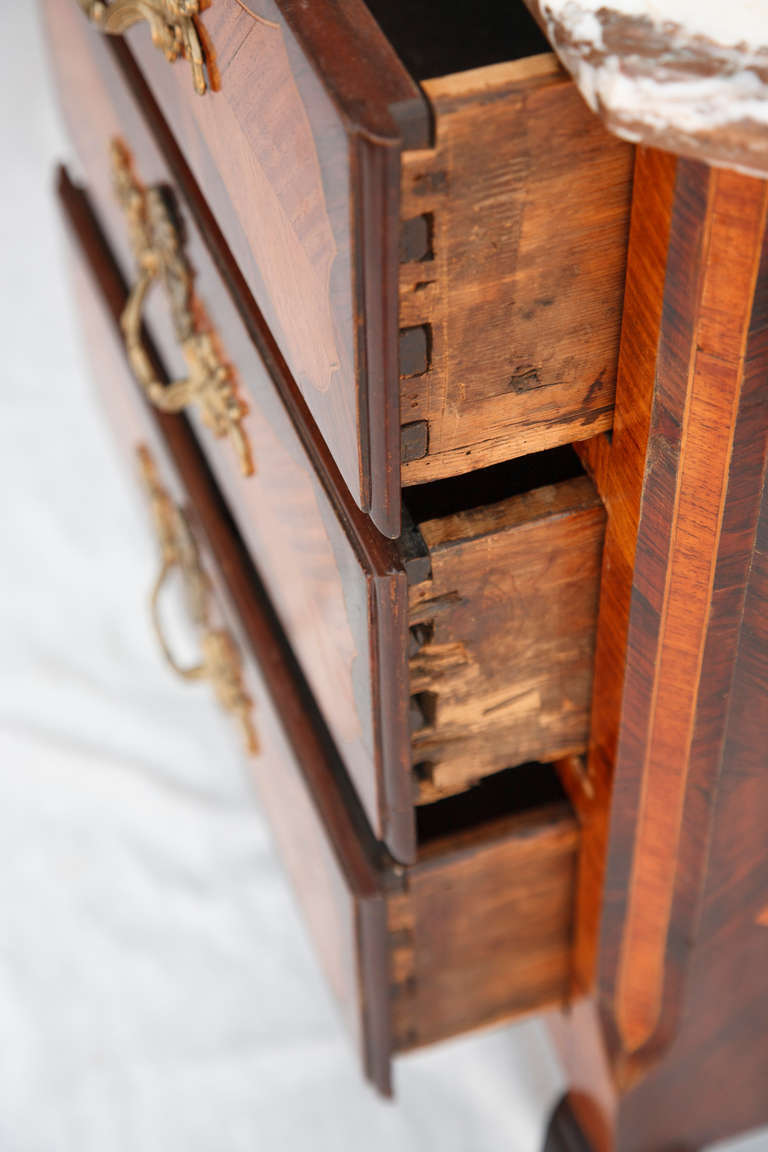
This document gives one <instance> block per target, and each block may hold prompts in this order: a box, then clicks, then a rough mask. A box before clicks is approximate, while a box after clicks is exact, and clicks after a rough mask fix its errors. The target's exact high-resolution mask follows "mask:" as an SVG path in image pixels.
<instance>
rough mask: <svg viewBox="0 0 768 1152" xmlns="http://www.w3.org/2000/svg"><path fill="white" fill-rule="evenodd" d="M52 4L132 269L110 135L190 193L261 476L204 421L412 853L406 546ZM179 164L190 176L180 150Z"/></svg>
mask: <svg viewBox="0 0 768 1152" xmlns="http://www.w3.org/2000/svg"><path fill="white" fill-rule="evenodd" d="M47 13H48V19H49V25H50V28H51V30H52V32H53V35H52V38H51V43H52V48H53V49H54V52H53V56H54V62H55V65H56V70H57V73H58V76H59V87H60V93H61V99H62V105H63V107H64V110H65V115H66V117H67V120H68V122H69V126H70V134H71V136H72V138H73V141H74V143H75V146H76V148H77V151H78V154H79V156H80V160H81V164H82V167H83V170H84V172H85V173H86V175H87V178H88V183H89V187H90V188H91V189H92V191H93V193H94V196H95V198H96V201H97V203H98V210H99V213H100V214H101V217H102V220H103V221H104V223H105V225H106V226H107V227H108V229H109V234H110V242H111V243H112V242H114V244H115V247H116V250H117V251H118V252H119V254H120V257H121V261H122V265H123V268H124V270H125V272H126V274H127V275H128V276H129V277H133V276H135V271H134V270H133V257H132V254H131V251H130V245H129V243H128V232H127V228H126V222H125V219H124V217H123V214H122V212H121V209H120V206H119V204H118V203H117V200H116V199H115V197H114V195H113V192H112V187H111V171H110V165H109V141H110V140H111V139H113V138H114V137H115V136H117V135H119V136H120V138H121V139H124V140H125V141H126V143H127V144H128V146H129V148H130V150H131V152H132V155H133V159H134V167H135V170H136V173H137V175H138V176H139V178H140V179H141V181H142V182H143V183H144V184H145V185H147V186H149V185H157V184H159V185H162V186H163V187H166V188H169V189H171V188H173V189H176V190H177V191H176V192H175V193H174V194H173V195H174V201H173V202H174V208H175V211H176V212H177V214H178V217H179V220H180V222H181V226H182V228H183V233H184V236H185V244H184V250H185V253H186V256H187V258H188V260H189V263H190V265H191V267H192V270H193V272H194V274H195V292H196V301H195V306H196V308H197V311H198V314H201V313H204V314H205V316H206V321H205V322H206V325H207V326H208V327H209V328H210V329H211V330H213V331H214V332H215V334H216V337H217V339H218V341H219V345H220V347H221V348H222V349H223V350H224V353H225V355H226V357H227V359H228V360H229V362H230V363H231V365H232V366H233V369H234V371H235V373H236V379H237V381H238V385H239V387H240V390H241V394H242V395H243V397H244V398H245V399H246V400H247V403H248V408H249V410H248V413H247V416H246V417H245V420H244V421H243V427H244V430H245V434H246V435H247V437H248V440H249V443H250V446H251V451H252V454H253V457H254V460H255V463H256V472H255V475H253V476H249V477H244V476H242V474H241V471H240V469H239V467H238V463H237V459H236V457H235V456H234V454H233V453H232V452H231V450H230V446H229V445H228V444H227V442H226V441H219V440H217V439H216V438H215V437H214V436H213V435H212V433H211V432H210V431H209V429H208V428H206V426H205V425H204V423H203V422H202V420H200V419H199V418H197V417H196V415H195V414H194V413H193V414H191V419H192V422H193V426H194V429H195V433H196V435H197V436H198V438H199V440H200V443H201V445H202V446H203V448H204V451H205V453H206V456H207V458H208V461H209V463H210V466H211V467H212V469H213V471H214V474H215V476H216V479H217V481H218V483H219V485H220V487H221V490H222V492H223V493H224V494H225V496H226V499H227V502H228V504H229V507H230V509H231V511H232V513H233V515H234V517H235V520H236V522H237V525H238V528H239V530H240V532H241V534H242V537H243V539H244V541H245V543H246V545H247V546H248V548H249V551H250V553H251V555H252V557H253V559H254V562H255V563H256V565H257V567H258V570H259V573H260V576H261V578H262V579H263V581H264V583H265V585H266V587H267V590H268V593H269V596H270V598H271V601H272V603H273V604H274V606H275V608H276V610H277V612H278V615H279V616H280V620H281V623H282V626H283V628H284V629H285V631H286V633H287V635H288V636H289V638H290V641H291V644H292V645H293V648H294V651H295V652H296V655H297V657H298V659H299V662H300V664H301V667H302V670H303V672H304V674H305V676H306V677H307V680H308V681H309V683H310V686H311V688H312V691H313V693H314V695H315V698H316V699H317V701H318V704H319V705H320V707H321V709H322V710H323V714H324V716H325V718H326V722H327V723H328V726H329V728H330V730H331V733H332V735H333V738H334V740H335V742H336V745H337V747H338V749H339V752H340V754H341V756H342V759H343V760H344V763H345V765H346V767H347V770H348V772H349V773H350V776H351V777H352V779H353V781H354V782H355V785H356V787H357V788H358V791H359V794H360V797H361V799H362V801H363V804H364V806H365V809H366V812H367V813H368V816H369V819H370V821H371V823H372V826H373V828H374V830H375V832H376V834H377V835H378V836H379V837H380V838H381V839H383V840H384V841H385V842H386V843H387V844H388V846H389V847H390V849H391V851H392V852H393V853H394V855H395V856H396V857H397V858H399V859H402V860H408V859H411V858H413V855H414V852H415V841H414V827H413V812H412V802H411V787H410V746H409V734H408V730H407V717H406V704H407V698H406V694H405V693H404V692H403V691H402V685H403V684H404V683H405V679H406V663H405V631H406V626H407V625H406V582H405V576H404V574H403V572H402V569H401V567H400V564H399V559H398V556H397V553H396V551H395V549H394V548H393V547H392V546H391V545H390V544H389V543H388V542H387V541H386V540H384V539H382V538H381V537H379V536H378V534H377V533H376V532H375V530H373V529H372V528H371V526H370V523H369V522H368V520H367V518H366V517H365V516H363V515H362V514H361V513H359V511H358V510H357V508H356V507H355V505H354V502H353V501H352V500H351V499H350V498H349V495H348V493H347V491H346V488H345V485H344V483H343V481H342V480H341V477H340V476H339V473H338V469H337V468H336V467H335V464H334V461H333V459H332V458H331V457H330V455H329V453H328V451H327V449H326V448H325V446H324V445H323V444H322V442H321V441H320V438H319V437H318V436H317V435H315V437H314V438H312V436H311V435H309V433H308V432H307V428H308V427H309V426H310V424H311V421H307V419H306V412H305V411H303V410H302V407H301V405H302V401H301V397H300V395H299V394H298V392H297V390H296V389H295V387H294V386H293V382H292V380H291V379H290V377H289V375H288V373H287V371H286V367H285V364H284V362H283V361H282V360H281V358H280V356H279V353H278V352H277V350H276V348H275V346H274V343H273V342H272V341H271V340H270V337H269V333H267V332H266V330H265V327H264V323H263V321H262V320H261V318H260V317H259V316H258V314H257V312H256V310H255V308H254V309H249V308H248V306H247V300H248V296H247V287H246V286H245V285H244V284H243V283H242V281H241V280H239V279H238V271H237V269H236V268H235V267H234V265H233V264H232V262H231V259H230V260H229V261H228V260H227V256H226V254H225V253H224V252H223V251H222V248H221V247H217V246H216V239H217V238H216V236H215V233H213V232H212V229H214V227H215V226H214V224H213V222H212V221H211V220H210V218H209V215H208V213H207V212H206V210H205V206H204V205H203V204H201V202H200V201H199V200H195V198H194V194H193V193H191V194H190V195H189V196H188V197H186V198H185V197H183V196H182V195H181V193H180V191H179V190H180V187H181V185H180V184H179V182H178V181H177V179H175V178H174V177H175V172H174V171H173V170H172V169H171V167H170V163H169V160H168V157H169V156H171V155H172V154H173V152H172V147H171V142H170V141H164V144H165V147H164V148H163V149H162V150H161V148H160V147H158V143H159V141H157V140H156V138H155V137H154V136H153V134H151V133H150V131H149V130H148V128H147V126H146V123H145V118H144V116H143V115H142V111H141V109H140V108H139V106H138V104H137V102H136V99H135V97H134V92H133V89H132V88H131V87H129V85H128V84H127V83H126V81H125V80H124V79H123V75H124V74H123V71H122V68H120V67H116V66H115V60H114V59H113V56H114V52H113V49H112V47H111V45H110V44H109V43H108V42H107V41H105V40H103V39H100V38H98V37H93V36H91V35H90V30H89V29H88V27H87V25H86V24H85V23H84V22H83V21H82V19H81V16H80V13H79V12H78V11H77V10H76V7H75V6H74V5H71V6H70V5H66V6H64V8H62V7H61V6H60V5H58V4H54V3H49V4H48V6H47ZM118 55H120V54H119V53H118ZM123 55H124V53H123ZM73 61H76V62H77V63H76V66H74V65H73V63H72V62H73ZM127 66H128V67H130V62H128V65H127ZM174 167H175V169H176V170H177V171H179V172H180V173H182V168H183V162H182V160H181V159H180V158H179V157H176V163H175V165H174ZM182 174H183V173H182ZM222 275H224V276H226V278H227V281H226V282H223V279H222ZM230 285H232V286H233V287H234V288H235V289H236V290H235V292H234V293H233V294H230V291H229V290H228V289H229V286H230ZM236 302H237V303H236ZM145 315H146V318H147V322H148V324H149V327H150V330H151V332H152V334H153V336H154V337H155V340H156V343H157V346H158V348H159V350H160V352H161V355H162V356H163V359H164V361H165V362H166V363H167V364H169V365H170V366H171V367H174V366H175V364H176V362H177V361H178V360H179V354H178V349H177V340H176V334H175V331H174V328H173V325H172V323H171V317H170V313H169V310H168V308H167V304H166V301H165V300H164V297H163V294H162V292H160V291H158V292H157V293H155V294H153V295H151V296H150V297H149V299H148V301H147V305H146V308H145ZM182 368H183V365H182V366H180V368H179V370H180V371H181V369H182ZM276 382H277V383H276Z"/></svg>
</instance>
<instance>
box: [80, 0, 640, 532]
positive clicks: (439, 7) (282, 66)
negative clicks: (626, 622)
mask: <svg viewBox="0 0 768 1152" xmlns="http://www.w3.org/2000/svg"><path fill="white" fill-rule="evenodd" d="M72 4H73V6H74V0H72ZM377 20H378V21H380V22H381V27H380V26H379V24H377V22H376V21H377ZM198 28H199V30H200V34H201V37H202V38H203V39H204V46H205V55H206V60H207V65H208V89H209V90H208V91H207V92H206V93H205V94H204V95H203V96H200V95H198V94H196V92H195V91H194V88H193V83H192V78H191V75H190V70H189V67H188V65H187V63H186V62H185V61H184V60H179V61H177V62H176V63H175V64H174V65H173V66H170V67H169V65H168V63H167V62H166V61H165V60H164V59H163V56H162V54H161V53H160V52H158V51H157V50H156V48H155V47H153V45H152V43H151V41H150V37H149V34H148V31H147V28H146V26H145V25H142V26H137V27H135V28H132V29H130V30H129V31H128V32H127V35H126V39H127V44H128V52H129V54H130V55H131V56H132V57H133V59H134V60H135V61H136V62H137V63H138V65H139V68H140V70H141V73H142V75H143V77H144V78H145V80H146V82H147V85H148V87H149V89H150V90H151V92H152V94H153V97H154V101H155V102H156V104H157V106H158V108H159V111H160V113H161V115H162V116H163V117H164V119H165V121H166V122H167V125H168V127H169V129H170V131H171V133H172V134H173V136H174V138H175V140H176V142H177V143H178V145H179V148H180V150H181V152H182V153H183V155H184V157H185V159H186V162H187V163H188V164H189V167H190V169H191V171H192V173H193V175H194V177H195V180H196V181H197V184H198V185H199V187H200V189H201V191H202V193H203V196H204V197H205V199H206V201H207V202H208V204H209V206H210V208H211V210H212V211H213V213H214V215H215V217H216V219H217V221H218V224H219V226H220V227H221V230H222V232H223V234H224V236H225V238H226V241H227V243H228V245H229V248H230V250H231V252H232V254H233V256H234V258H235V260H236V262H237V264H238V266H239V268H240V270H241V272H242V275H243V277H244V280H245V282H246V284H247V285H248V288H249V290H250V292H251V293H252V295H253V298H254V299H255V301H256V303H257V304H258V307H259V308H260V310H261V312H262V314H263V315H264V317H265V319H266V322H267V324H268V326H269V328H270V330H271V331H272V334H273V336H274V338H275V341H276V343H277V346H278V347H279V349H280V351H281V354H282V355H283V357H284V358H285V361H286V364H287V366H288V369H289V371H290V372H291V374H292V376H293V378H294V379H295V381H296V383H297V385H298V388H299V390H300V391H301V393H302V396H303V398H304V401H305V402H306V404H307V407H308V409H309V410H310V412H311V414H312V417H313V418H314V420H315V421H316V423H317V426H318V428H319V430H320V432H321V434H322V435H323V437H324V438H325V440H326V442H327V444H328V446H329V448H330V451H331V453H332V455H333V456H334V458H335V460H336V463H337V465H338V467H339V470H340V472H341V475H342V477H343V478H344V481H345V483H346V485H347V486H348V488H349V490H350V492H351V494H352V496H353V498H354V499H355V500H356V502H357V503H358V504H359V506H360V507H361V508H363V509H364V510H370V512H371V515H372V517H373V519H374V521H375V523H376V524H377V525H378V527H379V528H381V530H382V531H383V532H384V533H385V534H386V535H389V536H396V535H397V533H398V531H399V523H400V478H401V475H402V482H403V483H404V484H417V483H423V482H424V481H426V480H431V479H437V478H440V477H444V476H450V475H455V474H460V473H465V472H467V471H468V470H470V469H475V468H479V467H484V466H486V465H489V464H493V463H497V462H499V461H501V460H506V459H509V458H512V457H515V456H520V455H524V454H527V453H530V452H534V451H539V450H542V449H546V448H551V447H553V446H556V445H558V444H564V443H569V442H571V441H574V440H580V439H585V438H587V437H589V436H593V435H595V434H596V433H597V432H599V431H600V430H602V429H607V428H609V427H610V425H611V422H612V407H613V394H614V387H615V375H616V356H617V348H618V336H619V325H620V320H621V301H622V290H623V282H624V262H625V250H626V235H627V227H628V213H629V196H630V188H631V148H630V147H629V145H627V144H625V143H623V142H622V141H619V140H616V139H615V138H614V137H611V136H610V135H609V134H608V133H607V132H606V131H605V129H604V128H603V127H602V125H601V124H600V122H599V120H598V119H597V118H596V117H594V116H593V115H591V114H590V112H589V110H588V109H587V108H586V106H585V105H584V103H583V101H582V99H581V97H580V96H579V94H578V92H577V90H576V88H575V85H574V84H573V83H572V81H571V80H570V79H569V78H568V77H567V76H566V75H565V74H564V73H563V72H562V70H561V69H560V68H559V66H558V64H557V61H556V59H555V57H554V56H552V55H551V54H550V53H549V52H548V51H547V44H546V41H545V40H544V38H543V37H542V36H541V35H540V33H539V32H538V30H537V28H536V26H535V24H534V23H533V21H532V19H531V18H530V16H529V15H528V14H527V12H526V10H525V8H524V6H523V4H522V3H520V2H519V0H487V2H486V3H485V4H483V6H482V10H480V11H478V9H477V7H476V6H474V5H465V4H463V5H462V4H450V5H449V6H448V7H447V8H446V6H445V5H443V4H438V3H437V2H435V0H433V2H432V3H422V4H417V5H412V4H406V5H399V4H389V3H383V2H381V0H373V2H372V3H371V4H370V5H369V7H366V5H365V4H364V3H362V0H348V2H347V3H345V4H343V5H341V4H335V3H331V2H329V0H312V3H311V4H307V3H302V2H299V0H258V2H257V0H252V2H251V3H249V4H247V5H246V4H244V3H242V2H241V0H216V3H214V4H211V5H210V6H206V7H205V9H204V11H203V12H202V13H201V15H200V18H199V20H198ZM382 28H383V32H382ZM90 34H91V35H95V33H94V32H93V31H92V30H91V32H90ZM510 47H511V48H512V51H511V54H510V55H507V56H506V57H505V55H504V53H510ZM435 77H438V78H437V79H435ZM398 378H399V384H398ZM401 427H402V436H401ZM401 457H402V471H401Z"/></svg>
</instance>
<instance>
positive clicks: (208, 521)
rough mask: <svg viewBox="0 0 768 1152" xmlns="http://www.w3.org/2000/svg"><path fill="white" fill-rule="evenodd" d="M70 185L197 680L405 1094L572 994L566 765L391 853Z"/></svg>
mask: <svg viewBox="0 0 768 1152" xmlns="http://www.w3.org/2000/svg"><path fill="white" fill-rule="evenodd" d="M59 195H60V200H61V202H62V205H63V209H64V213H65V216H66V219H67V222H68V225H69V229H70V232H71V234H72V236H73V239H74V248H75V265H76V275H77V285H78V295H79V302H80V308H81V313H82V319H83V321H84V324H85V327H86V335H87V339H88V348H89V350H90V353H91V355H92V356H93V358H94V367H95V369H96V372H95V377H96V380H97V381H98V385H99V389H100V392H101V394H102V398H103V400H104V402H105V405H106V408H107V411H108V413H109V415H110V418H111V422H112V424H113V428H114V431H115V434H116V437H117V440H118V442H119V445H120V447H121V449H122V451H123V454H124V456H125V458H126V460H127V463H128V467H129V470H130V472H131V474H132V475H133V476H134V477H135V478H136V480H137V483H138V485H139V490H140V491H141V493H142V498H143V499H144V501H145V502H146V505H147V511H148V524H152V525H153V527H154V530H155V531H156V533H157V534H158V537H159V540H158V543H159V557H158V563H159V565H161V572H163V573H166V572H167V571H170V570H173V571H174V572H176V573H177V575H179V576H181V577H182V586H183V588H184V590H185V591H186V592H187V597H186V601H185V602H186V603H187V605H188V606H189V608H190V611H191V614H192V623H193V625H194V628H195V630H196V632H197V634H198V636H199V642H200V646H201V652H202V656H201V660H200V673H199V675H198V676H197V677H196V679H204V680H207V681H208V682H209V684H210V687H211V690H212V695H214V696H216V697H217V698H218V700H219V702H220V704H221V705H222V706H223V707H224V708H225V709H226V710H227V711H228V712H230V713H231V715H232V720H233V729H234V730H235V732H236V733H237V735H238V737H239V739H240V740H241V741H242V742H243V746H244V748H245V750H246V752H247V753H248V755H249V757H250V760H251V763H252V766H253V771H254V775H255V777H256V781H257V784H258V788H259V792H260V795H261V798H262V801H263V804H264V807H265V809H266V811H267V813H268V815H269V817H270V820H271V822H272V826H273V829H274V835H275V841H276V844H277V847H278V850H279V851H280V853H281V855H282V857H283V859H284V861H285V864H286V867H287V870H288V873H289V875H290V877H291V879H292V881H293V884H294V887H295V889H296V893H297V896H298V899H299V901H300V904H301V907H302V909H303V912H304V915H305V918H306V921H307V925H308V928H309V931H310V934H311V936H312V938H313V941H314V944H315V946H316V949H317V952H318V955H319V957H320V960H321V963H322V965H323V968H324V970H325V972H326V974H327V977H328V980H329V982H330V985H331V987H332V989H333V992H334V994H335V996H336V997H337V999H338V1000H339V1002H340V1005H341V1007H342V1012H343V1016H344V1018H345V1020H346V1022H347V1024H348V1027H349V1029H350V1031H351V1033H352V1035H353V1037H354V1039H355V1042H356V1044H357V1046H358V1048H359V1050H360V1052H361V1057H362V1060H363V1065H364V1068H365V1070H366V1073H367V1075H368V1076H370V1077H371V1078H372V1079H373V1080H374V1081H375V1082H376V1083H377V1084H378V1086H379V1087H380V1088H381V1089H382V1090H384V1091H388V1090H389V1085H390V1059H391V1056H392V1054H393V1053H395V1052H398V1051H404V1050H406V1049H408V1048H411V1047H414V1046H415V1045H418V1044H422V1043H428V1042H431V1041H435V1040H439V1039H441V1038H443V1037H447V1036H450V1035H453V1034H456V1033H458V1032H461V1031H464V1030H466V1029H469V1028H475V1027H479V1026H481V1025H485V1024H489V1023H492V1022H495V1021H498V1020H501V1019H505V1018H507V1017H510V1016H513V1015H516V1014H519V1013H523V1012H531V1011H535V1010H537V1009H541V1008H544V1007H545V1006H548V1005H551V1004H556V1003H562V1002H563V1001H564V1000H565V998H566V997H567V995H568V992H569V980H570V940H571V927H572V924H571V921H572V914H573V898H574V876H575V866H576V852H577V845H578V828H577V825H576V822H575V819H574V816H573V814H572V812H571V810H570V808H569V806H568V804H567V802H566V801H565V799H564V797H563V794H562V792H561V791H560V789H559V785H558V783H557V780H556V778H555V776H554V774H553V773H551V772H547V771H546V770H543V769H540V768H539V767H538V766H536V767H535V768H534V767H531V768H530V769H528V770H515V771H513V772H511V773H499V774H496V775H495V776H494V777H493V778H492V780H491V781H490V782H488V783H487V784H486V785H484V786H481V787H480V788H478V789H476V790H475V791H474V793H473V798H472V801H471V802H470V803H466V802H464V803H461V804H460V805H458V804H457V803H456V801H455V800H454V799H451V798H449V799H446V800H443V801H440V802H438V803H435V804H431V805H424V806H423V807H422V808H421V810H420V814H419V821H418V824H419V850H418V855H417V860H416V862H415V863H414V864H413V865H412V866H411V867H408V868H402V867H400V866H399V865H397V864H396V863H395V862H394V861H393V860H392V858H391V857H390V856H389V855H388V854H387V853H386V852H384V851H383V850H382V849H381V846H380V845H379V844H378V843H377V842H376V840H375V838H374V837H373V835H372V834H371V831H370V829H369V827H368V825H367V822H366V820H365V818H364V813H363V811H362V808H361V806H360V804H359V801H358V800H357V798H356V795H355V792H354V790H353V789H352V787H351V786H350V784H349V781H348V779H347V777H346V774H345V773H344V771H343V769H342V767H341V765H340V762H339V759H338V756H337V754H336V752H335V749H334V746H333V743H332V741H331V740H330V737H329V735H328V732H327V729H326V728H325V726H324V724H323V722H322V718H321V716H320V714H319V711H318V709H317V707H316V705H315V704H314V702H313V700H312V697H311V695H310V693H309V692H308V690H307V686H306V683H305V681H304V680H303V678H302V676H301V674H300V672H299V670H298V668H297V666H296V663H295V661H294V659H293V657H292V655H291V653H290V649H289V647H288V645H287V644H286V642H285V639H284V637H283V635H282V633H281V631H280V628H279V626H278V623H277V620H276V618H275V616H274V613H273V612H272V610H271V608H270V606H269V604H268V601H267V599H266V597H265V595H264V592H263V587H262V584H261V582H260V580H259V577H258V574H257V572H256V571H255V570H254V568H253V566H252V565H251V563H250V561H249V558H248V555H247V552H246V551H245V549H244V548H243V546H242V543H241V542H240V540H239V538H238V536H237V534H236V532H235V531H234V529H233V526H232V524H231V521H230V519H229V517H228V516H227V512H226V508H225V506H224V504H223V503H222V501H221V498H220V496H219V494H218V491H217V489H216V487H215V484H214V482H213V480H212V478H211V476H210V473H209V472H208V469H207V468H206V465H205V461H204V458H203V457H202V455H201V453H200V450H199V448H198V446H197V443H196V441H195V439H194V437H193V436H192V435H191V433H190V431H189V428H188V427H187V425H186V424H185V422H184V421H183V420H179V419H178V418H173V417H169V416H167V415H165V414H163V413H158V412H156V411H155V410H153V409H152V408H151V407H150V406H149V405H148V404H147V403H146V401H145V399H144V398H143V396H142V394H141V392H140V390H139V389H138V388H137V386H136V384H135V382H134V381H133V379H132V376H131V373H130V371H129V369H128V365H127V362H126V360H125V357H124V354H123V348H122V341H121V335H120V316H121V314H122V311H123V308H124V306H125V301H126V286H125V283H124V281H123V280H122V277H121V275H120V272H119V269H118V268H117V266H116V264H115V262H114V260H113V258H112V256H111V253H110V251H109V249H108V248H107V246H106V244H105V242H104V239H103V236H102V234H101V232H100V230H99V227H98V225H97V223H96V221H95V218H94V217H93V215H92V214H91V211H90V208H89V204H88V201H87V199H86V197H85V196H84V194H83V193H81V192H80V191H78V190H77V189H76V188H75V187H74V186H73V185H72V184H71V183H70V181H69V179H68V178H67V177H66V175H64V174H62V176H61V179H60V185H59ZM147 349H148V350H147V354H148V355H149V356H150V357H151V358H152V359H153V361H154V362H155V366H156V370H157V371H158V372H160V371H161V368H160V365H159V364H158V363H157V358H156V356H155V354H154V351H153V349H152V347H151V345H149V344H148V346H147ZM150 583H151V574H148V585H149V584H150ZM201 604H202V607H201ZM167 655H170V658H171V660H173V659H174V658H173V654H172V652H170V653H167ZM200 691H202V686H201V685H198V687H197V688H195V689H193V688H190V692H200Z"/></svg>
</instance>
